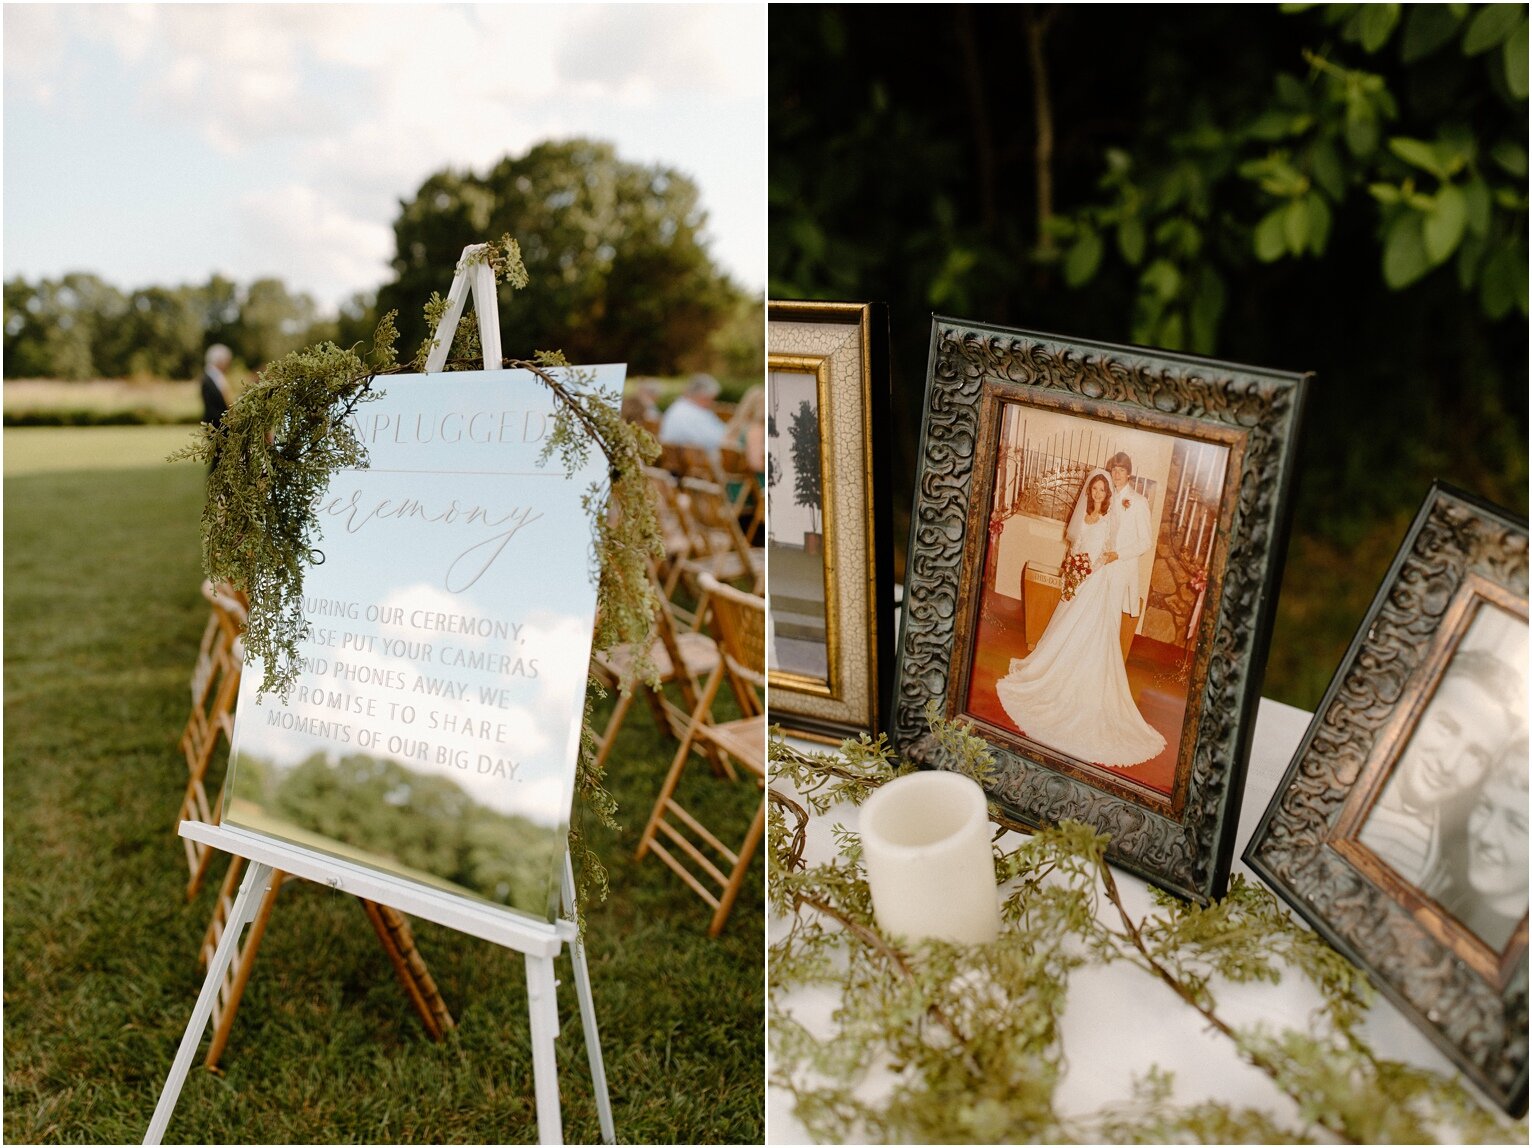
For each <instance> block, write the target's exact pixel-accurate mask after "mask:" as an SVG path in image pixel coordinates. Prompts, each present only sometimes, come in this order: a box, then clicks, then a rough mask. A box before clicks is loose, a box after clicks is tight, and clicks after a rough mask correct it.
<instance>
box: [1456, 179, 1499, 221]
mask: <svg viewBox="0 0 1532 1148" xmlns="http://www.w3.org/2000/svg"><path fill="white" fill-rule="evenodd" d="M1463 206H1464V207H1465V208H1466V209H1467V212H1468V230H1469V231H1471V232H1473V233H1474V234H1475V235H1479V236H1484V235H1488V234H1489V220H1490V213H1491V211H1492V210H1493V208H1492V205H1491V204H1490V199H1489V184H1487V183H1485V182H1484V180H1483V179H1481V178H1480V177H1479V176H1474V177H1473V178H1472V179H1471V180H1469V181H1468V182H1467V183H1465V184H1464V185H1463Z"/></svg>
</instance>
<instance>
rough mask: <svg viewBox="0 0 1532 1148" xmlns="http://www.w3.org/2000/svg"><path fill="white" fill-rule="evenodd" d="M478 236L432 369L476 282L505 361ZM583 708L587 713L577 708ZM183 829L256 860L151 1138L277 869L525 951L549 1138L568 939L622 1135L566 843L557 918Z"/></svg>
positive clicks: (600, 1073) (600, 1093) (605, 1130)
mask: <svg viewBox="0 0 1532 1148" xmlns="http://www.w3.org/2000/svg"><path fill="white" fill-rule="evenodd" d="M479 249H480V248H479V245H475V246H471V247H465V248H464V249H463V261H461V262H459V264H458V269H457V274H456V275H455V276H454V277H453V280H452V289H451V291H450V292H449V293H448V295H447V310H446V312H445V314H443V316H442V318H441V322H440V324H439V325H438V326H437V329H436V335H435V338H436V343H435V345H434V346H433V347H432V349H431V353H430V354H429V355H428V356H427V359H426V373H427V374H432V373H435V372H436V371H439V370H441V369H442V367H443V366H444V365H445V363H446V361H447V354H448V352H449V351H450V349H451V346H452V337H453V335H454V334H455V333H456V331H457V323H458V318H459V316H461V315H462V312H463V304H464V303H465V302H466V300H467V296H468V292H469V289H470V287H471V288H472V291H473V298H474V310H475V311H476V312H477V314H478V320H479V337H480V342H481V344H482V345H483V349H484V366H485V369H486V370H498V369H499V368H500V361H501V352H500V322H499V306H498V302H497V300H496V297H495V276H494V272H493V270H491V269H490V268H489V267H488V266H487V265H485V264H483V263H478V264H474V265H472V266H465V263H466V261H467V259H468V257H469V256H470V255H472V254H474V253H475V252H477V251H478V250H479ZM577 712H580V711H578V710H577ZM181 836H182V837H185V838H186V839H187V840H188V841H190V842H195V843H197V844H200V845H206V846H211V847H212V848H214V849H217V850H220V851H221V852H224V853H228V854H229V855H230V856H235V857H243V858H245V859H246V860H247V861H249V863H250V864H249V868H248V869H247V870H246V872H245V879H244V882H243V883H242V884H241V885H240V889H239V896H238V897H237V898H235V901H234V907H233V909H232V910H230V913H229V919H228V922H227V924H226V925H225V927H224V932H223V937H222V939H220V941H219V942H218V948H217V951H216V952H215V953H214V954H213V959H212V960H211V961H210V962H209V963H208V968H207V979H206V980H204V981H203V983H202V991H201V993H200V994H199V995H198V997H197V1003H196V1005H195V1006H194V1007H193V1009H192V1015H191V1020H190V1021H188V1022H187V1025H186V1033H185V1035H184V1036H182V1038H181V1046H180V1048H179V1049H178V1050H177V1051H176V1057H175V1060H174V1062H173V1063H172V1064H171V1066H170V1075H169V1076H168V1077H167V1078H166V1080H165V1087H164V1088H163V1089H162V1090H161V1092H160V1099H159V1103H158V1104H157V1105H156V1106H155V1109H154V1117H153V1119H152V1120H151V1121H150V1122H149V1131H148V1132H147V1133H145V1135H144V1143H145V1144H159V1143H161V1141H162V1140H163V1138H164V1135H165V1129H166V1126H167V1125H168V1124H169V1123H170V1117H171V1114H172V1113H174V1112H175V1107H176V1101H177V1100H178V1099H179V1098H180V1096H181V1088H182V1086H183V1085H184V1084H185V1083H186V1074H187V1072H188V1071H189V1070H190V1068H191V1064H192V1060H193V1059H194V1058H195V1057H196V1055H197V1046H198V1044H199V1043H201V1040H202V1034H203V1033H204V1032H205V1031H206V1030H207V1024H208V1019H209V1017H210V1016H211V1015H212V1011H213V1001H214V999H215V998H216V996H217V994H218V986H219V984H220V982H221V981H222V980H223V976H224V973H225V971H226V970H227V969H228V967H229V963H230V961H232V960H233V958H234V953H235V950H236V948H237V946H238V942H239V938H240V935H241V934H242V933H243V932H244V931H245V927H246V926H247V925H249V924H250V922H251V921H253V920H254V919H255V915H256V912H257V910H258V909H259V908H260V904H261V898H262V896H263V894H264V893H265V891H266V888H267V886H268V885H269V884H270V880H271V875H272V872H273V871H274V870H279V871H281V872H283V873H287V874H290V875H292V876H295V877H303V878H306V879H307V880H310V881H314V882H316V883H318V884H321V885H328V886H329V887H330V888H332V889H336V890H338V891H340V892H344V893H349V894H353V895H355V896H358V897H363V898H365V899H366V900H369V901H376V902H377V903H378V904H380V905H386V906H388V907H389V908H392V909H397V910H398V911H399V912H401V913H408V914H410V915H412V916H415V917H422V918H424V919H425V920H427V921H434V922H435V923H437V924H439V925H445V926H446V927H447V928H449V929H456V930H457V931H459V932H461V933H467V934H468V935H469V936H472V937H479V938H482V939H483V940H486V941H491V942H493V943H494V944H497V945H503V946H504V947H506V948H508V949H514V950H515V951H517V952H519V953H521V954H522V956H523V957H524V958H525V961H526V967H527V1010H528V1013H529V1016H530V1020H531V1040H532V1073H533V1083H534V1088H535V1090H536V1099H537V1138H538V1142H539V1143H542V1144H562V1143H563V1122H562V1119H561V1117H560V1113H559V1083H558V1063H557V1059H556V1056H555V1047H554V1042H555V1040H556V1039H557V1037H558V1035H559V1014H558V1000H557V987H558V981H557V980H556V979H555V978H554V971H553V961H554V958H555V957H557V956H558V954H559V952H560V950H562V949H563V947H564V946H565V945H568V946H569V949H570V959H571V963H572V964H573V966H574V978H575V995H576V996H577V997H578V998H579V1004H580V1022H581V1025H582V1027H583V1029H584V1033H585V1048H586V1053H587V1055H588V1056H589V1058H590V1074H591V1082H592V1085H593V1087H594V1089H595V1096H596V1112H597V1116H598V1118H599V1120H600V1123H601V1139H602V1141H603V1142H604V1143H607V1144H615V1143H616V1142H617V1132H616V1127H615V1125H614V1123H613V1120H612V1103H611V1098H610V1097H609V1095H608V1093H607V1087H606V1068H605V1066H604V1064H603V1062H602V1059H601V1039H600V1035H599V1033H598V1032H597V1030H596V1007H595V1002H594V1001H593V999H592V997H591V988H590V972H589V969H588V968H587V966H586V962H585V947H584V945H582V944H581V942H580V933H579V929H578V928H577V927H576V925H575V923H574V919H573V918H574V915H575V889H574V870H573V866H572V865H571V864H570V860H569V851H568V849H567V848H566V849H565V851H564V868H563V874H562V880H561V886H562V898H561V900H562V904H563V915H562V916H561V917H560V918H559V919H558V920H556V921H552V922H543V921H535V920H532V919H531V918H522V917H518V916H514V915H512V914H510V913H507V912H505V911H503V910H500V909H497V908H495V907H494V906H491V905H489V904H484V905H479V904H477V903H474V902H472V901H469V900H467V899H464V898H458V897H454V896H452V895H451V894H448V893H445V892H442V891H438V890H436V889H432V888H430V887H428V886H425V885H420V884H416V883H414V882H411V881H407V880H405V879H403V878H400V877H395V876H393V875H391V874H389V873H385V872H383V871H382V870H375V869H370V868H367V867H365V866H362V865H357V864H353V863H351V862H349V861H346V860H344V859H342V858H339V857H332V856H330V855H328V854H324V853H318V852H315V851H313V850H309V849H305V848H303V847H302V846H299V845H294V844H290V843H289V842H286V841H281V840H278V839H276V838H273V837H268V836H266V835H265V834H262V833H256V832H252V831H250V830H245V829H241V828H238V827H237V826H225V825H208V824H204V823H202V822H198V821H183V822H181Z"/></svg>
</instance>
